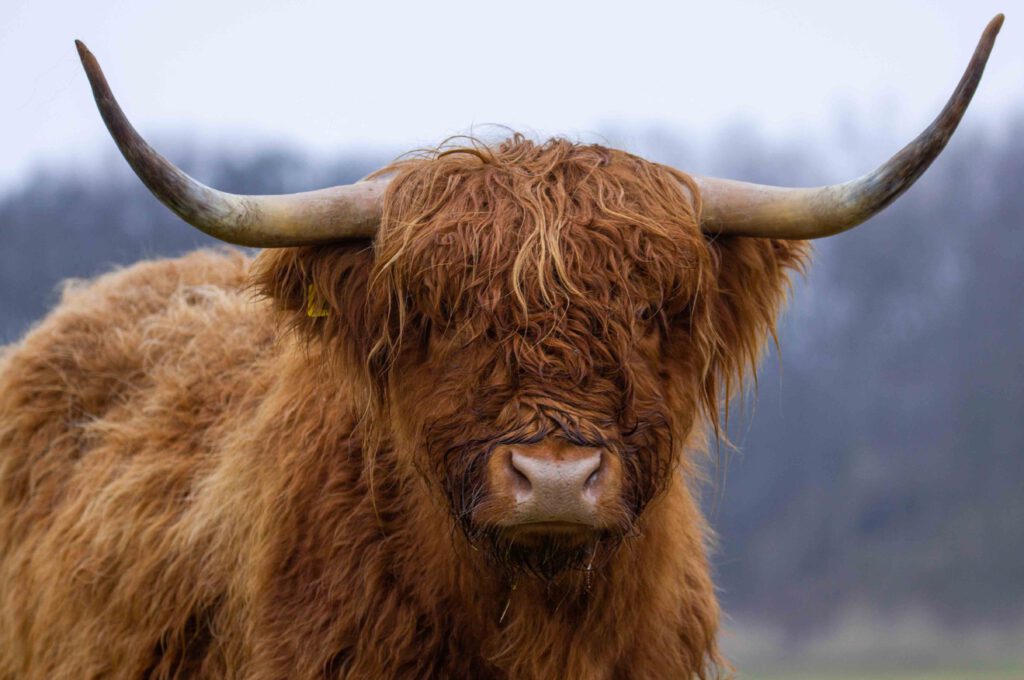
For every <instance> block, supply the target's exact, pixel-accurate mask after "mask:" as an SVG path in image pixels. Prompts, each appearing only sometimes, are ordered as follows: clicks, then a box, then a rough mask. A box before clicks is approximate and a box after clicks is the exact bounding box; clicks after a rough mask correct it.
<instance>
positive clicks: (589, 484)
mask: <svg viewBox="0 0 1024 680" xmlns="http://www.w3.org/2000/svg"><path fill="white" fill-rule="evenodd" d="M602 467H603V466H602V465H600V464H598V466H597V469H595V470H594V471H593V472H591V473H590V476H589V477H587V481H585V482H583V488H584V489H587V490H590V489H592V488H594V487H595V486H597V483H598V482H599V481H601V469H602Z"/></svg>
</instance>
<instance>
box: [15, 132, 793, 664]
mask: <svg viewBox="0 0 1024 680" xmlns="http://www.w3.org/2000/svg"><path fill="white" fill-rule="evenodd" d="M386 172H393V173H396V177H395V179H394V181H393V182H392V184H391V186H390V188H389V191H388V195H387V197H386V203H385V213H384V218H383V222H382V226H381V231H380V233H379V235H378V237H377V239H376V241H375V243H373V244H372V245H371V244H370V243H363V244H354V245H352V244H350V245H344V246H324V247H316V248H293V249H281V250H275V251H266V252H264V253H262V254H261V255H260V256H259V257H258V258H257V259H256V261H255V262H254V263H253V262H250V261H248V260H247V259H246V258H244V257H243V256H241V255H239V254H236V253H230V252H224V253H210V252H199V253H195V254H192V255H189V256H187V257H184V258H182V259H180V260H174V261H161V262H148V263H142V264H139V265H136V266H134V267H132V268H130V269H127V270H124V271H120V272H115V273H112V274H108V275H106V276H104V277H101V278H99V279H97V280H96V281H94V282H91V283H88V284H73V285H71V286H69V287H68V288H67V290H66V291H65V294H64V299H63V301H62V303H61V305H60V306H59V307H58V309H57V310H56V311H55V312H53V313H52V314H51V315H50V316H49V317H48V318H47V319H46V320H45V321H43V322H42V323H41V324H40V325H39V326H38V327H37V328H35V329H34V330H33V331H32V332H31V333H30V334H29V335H28V336H27V337H26V338H25V340H24V341H22V342H21V343H20V344H19V345H17V346H15V347H13V348H11V349H10V350H9V351H8V352H6V353H5V354H2V355H0V603H2V606H0V678H2V679H3V680H13V679H14V678H60V677H83V678H85V677H117V678H135V677H140V676H152V677H172V676H178V677H185V676H189V677H196V676H198V677H238V678H253V679H256V678H268V679H269V678H283V677H294V678H320V677H331V678H335V677H344V678H366V679H374V680H377V679H381V678H444V677H448V678H537V679H545V680H547V679H550V678H559V677H564V678H584V679H585V678H601V679H612V678H622V679H625V678H629V679H638V678H688V677H699V678H709V677H713V676H716V675H718V674H719V673H720V672H721V670H722V667H723V663H722V661H721V659H720V658H719V655H718V652H717V649H716V643H715V639H716V629H717V625H718V607H717V603H716V599H715V594H714V590H713V587H712V583H711V579H710V577H709V573H708V565H707V560H706V550H707V544H708V540H709V539H708V530H707V527H706V525H705V522H704V520H703V519H702V517H701V515H700V513H699V511H698V508H697V503H696V500H695V493H696V492H695V485H696V484H697V482H698V480H699V470H700V465H699V452H700V451H701V450H702V448H703V447H702V441H703V435H704V433H705V431H706V430H707V429H708V426H710V428H711V430H712V431H717V428H718V423H719V411H720V408H721V406H722V404H723V399H725V400H727V399H728V397H729V395H730V394H731V393H732V392H733V391H735V389H736V388H738V387H739V385H740V384H741V383H742V379H743V376H744V374H745V373H746V372H747V371H748V369H750V368H752V367H753V366H754V364H755V363H756V361H757V359H758V356H759V354H760V351H761V348H762V346H763V344H764V342H765V339H766V338H767V337H768V336H769V335H770V334H771V333H772V332H773V328H774V322H775V318H776V314H777V312H778V310H779V307H780V304H781V303H782V301H783V299H784V296H785V290H786V287H787V272H788V270H790V269H793V268H797V267H799V266H800V265H801V264H802V262H803V259H804V257H805V254H806V247H805V245H804V244H802V243H793V242H782V241H769V240H762V239H743V238H719V239H714V238H709V237H706V236H704V235H702V234H701V233H700V231H699V230H698V228H697V224H698V223H699V220H698V218H699V210H700V206H699V201H697V202H696V204H695V202H694V201H691V199H690V196H696V195H697V191H696V189H695V187H694V186H693V184H692V183H691V182H690V181H689V179H688V178H687V177H686V176H684V175H682V174H680V173H678V172H676V171H673V170H670V169H668V168H665V167H662V166H659V165H656V164H652V163H649V162H646V161H644V160H642V159H639V158H636V157H634V156H631V155H629V154H626V153H623V152H620V151H614V150H609V149H606V148H602V147H599V146H581V145H576V144H572V143H569V142H567V141H562V140H553V141H550V142H547V143H545V144H543V145H537V144H533V143H531V142H528V141H526V140H523V139H522V138H520V137H514V138H512V139H510V140H509V141H507V142H505V143H503V144H501V145H500V146H497V147H494V148H488V147H486V146H484V145H481V144H477V143H473V144H471V145H470V146H468V147H467V148H445V149H441V150H439V151H438V152H435V153H433V154H429V155H427V156H424V157H422V158H417V159H413V160H406V161H402V162H400V163H398V164H396V165H395V166H393V167H391V168H388V169H387V170H386ZM247 284H248V285H254V286H255V287H256V288H257V289H258V290H259V291H261V292H262V293H263V297H260V298H259V299H257V300H254V299H253V296H252V295H250V294H248V292H247ZM310 288H312V292H313V295H314V296H315V298H316V299H315V300H314V302H315V303H316V304H321V305H324V306H325V307H326V308H327V309H328V311H329V313H328V315H327V316H325V317H310V316H307V314H306V306H307V295H308V293H309V290H310ZM282 328H284V329H289V328H290V329H292V330H291V331H289V332H279V329H282ZM546 435H557V436H565V437H568V438H570V439H574V440H579V441H582V442H592V443H599V444H600V445H601V446H603V447H606V448H607V449H608V450H609V451H611V452H613V453H614V454H615V455H616V456H618V457H619V458H620V460H621V461H622V463H623V470H624V471H625V480H624V484H625V487H626V492H625V493H624V495H623V497H622V499H621V507H619V508H616V509H615V518H616V524H615V526H616V527H617V528H616V530H615V531H613V532H609V535H608V536H605V537H602V539H601V540H599V541H597V542H595V543H594V544H593V545H592V546H591V547H590V550H591V551H592V553H591V555H590V556H589V559H591V560H594V563H593V570H592V572H591V571H586V570H582V569H580V567H581V565H582V563H581V560H580V556H579V555H572V554H566V553H564V552H562V553H559V552H557V551H555V553H553V556H552V559H551V560H548V561H545V562H544V563H543V564H536V563H530V562H529V560H520V559H517V558H516V556H515V554H514V553H515V551H513V550H511V546H510V545H509V544H508V543H506V542H503V539H502V537H501V535H500V532H497V531H495V530H494V528H493V527H492V526H489V525H488V524H487V522H486V521H484V520H479V519H478V518H480V517H486V516H487V514H486V512H483V510H486V505H487V502H488V497H487V488H486V484H485V482H484V479H483V477H482V467H483V464H484V462H485V461H486V458H487V454H488V452H489V451H490V450H491V449H493V447H494V446H495V445H496V444H497V443H499V442H508V441H517V440H530V439H534V438H538V437H543V436H546Z"/></svg>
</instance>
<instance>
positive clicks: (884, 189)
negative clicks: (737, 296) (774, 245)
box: [693, 14, 1003, 239]
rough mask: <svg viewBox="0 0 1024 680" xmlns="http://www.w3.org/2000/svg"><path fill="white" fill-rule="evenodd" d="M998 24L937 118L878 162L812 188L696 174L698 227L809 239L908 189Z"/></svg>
mask: <svg viewBox="0 0 1024 680" xmlns="http://www.w3.org/2000/svg"><path fill="white" fill-rule="evenodd" d="M1002 25H1003V15H1002V14H997V15H996V16H995V18H994V19H992V21H990V22H989V24H988V26H987V27H986V28H985V32H984V33H982V35H981V40H980V41H978V46H977V48H975V50H974V56H973V57H971V62H970V63H969V64H968V65H967V70H966V71H965V72H964V75H963V78H961V79H960V84H959V85H957V88H956V90H955V91H954V92H953V96H952V97H950V98H949V101H948V102H946V106H945V108H943V109H942V112H941V113H939V116H938V118H936V119H935V120H934V121H933V122H932V124H931V125H929V126H928V128H927V129H926V130H925V131H924V132H922V133H921V134H920V135H918V137H917V139H915V140H914V141H912V142H911V143H910V144H908V145H907V146H905V147H904V148H903V149H902V150H901V151H900V152H899V153H897V154H896V155H895V156H893V157H892V158H890V159H889V160H888V161H886V162H885V163H884V164H883V165H882V166H880V167H879V168H878V169H876V170H874V171H873V172H869V173H868V174H866V175H864V176H862V177H859V178H857V179H855V180H852V181H849V182H846V183H845V184H834V185H832V186H824V187H816V188H812V189H789V188H784V187H774V186H766V185H763V184H749V183H747V182H737V181H733V180H728V179H715V178H713V177H699V176H694V177H693V179H694V181H695V182H696V183H697V186H698V188H699V189H700V192H701V199H702V203H703V210H702V217H701V229H703V230H704V231H705V232H707V233H712V234H733V235H737V236H763V237H770V238H781V239H810V238H820V237H823V236H831V235H833V234H838V233H840V232H842V231H846V230H847V229H850V228H852V227H855V226H857V225H858V224H860V223H861V222H864V221H865V220H867V219H868V218H870V217H872V216H873V215H875V214H876V213H878V212H879V211H881V210H882V209H883V208H885V207H886V206H887V205H889V204H890V203H892V202H893V201H894V200H896V198H897V197H898V196H899V195H900V194H902V193H903V192H904V191H906V190H907V189H909V188H910V185H912V184H913V183H914V182H915V181H916V180H917V178H918V177H920V176H921V174H922V173H923V172H924V171H925V170H926V169H928V166H929V165H931V162H932V161H933V160H935V157H936V156H938V155H939V153H940V152H941V151H942V149H943V147H945V146H946V142H948V141H949V138H950V137H951V136H952V135H953V131H954V130H956V126H957V124H958V123H959V122H960V119H961V118H962V117H963V115H964V111H966V110H967V105H968V104H970V102H971V97H972V96H973V95H974V90H975V89H976V88H977V87H978V82H979V81H980V80H981V74H982V72H983V71H984V70H985V62H986V61H988V55H989V52H991V50H992V45H993V43H994V42H995V39H996V34H998V33H999V28H1000V27H1001V26H1002Z"/></svg>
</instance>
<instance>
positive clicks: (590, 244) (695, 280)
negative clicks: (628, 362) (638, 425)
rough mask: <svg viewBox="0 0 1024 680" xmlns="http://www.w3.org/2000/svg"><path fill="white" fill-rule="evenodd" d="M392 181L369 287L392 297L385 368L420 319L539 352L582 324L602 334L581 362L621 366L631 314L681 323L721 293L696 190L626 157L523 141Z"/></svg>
mask: <svg viewBox="0 0 1024 680" xmlns="http://www.w3.org/2000/svg"><path fill="white" fill-rule="evenodd" d="M384 173H392V174H394V179H393V180H392V183H391V185H390V187H389V189H388V194H387V197H386V199H385V207H384V216H383V220H382V226H381V230H380V232H379V234H378V237H377V244H376V247H377V258H376V266H375V268H374V274H373V277H372V284H371V285H374V286H376V287H378V289H387V291H388V293H389V295H388V307H387V308H386V309H384V310H382V312H383V314H384V315H385V316H388V317H391V319H392V321H393V323H392V324H391V325H390V326H389V328H390V331H391V332H390V333H389V334H388V335H387V336H386V337H382V338H380V340H381V342H380V343H379V344H378V346H377V347H376V348H375V349H376V351H377V352H378V353H380V354H382V355H387V356H391V357H393V356H395V354H396V353H397V350H398V348H399V344H400V343H401V341H402V337H403V334H404V330H405V328H406V325H407V322H408V320H409V319H408V316H409V315H410V313H412V312H413V311H414V309H415V310H419V311H420V312H421V313H422V312H424V311H425V312H426V313H427V314H428V315H429V316H431V317H433V318H432V320H433V321H435V322H439V323H442V324H450V323H452V322H453V321H454V322H455V323H458V322H459V321H460V320H465V319H466V318H467V317H469V316H471V315H470V314H469V313H468V312H469V311H472V312H473V315H472V316H474V317H475V318H476V319H477V320H480V319H487V320H489V322H490V323H492V324H493V325H494V326H495V327H497V328H499V329H503V330H504V331H506V332H508V333H509V335H510V337H511V336H512V335H516V334H520V335H521V334H522V333H523V332H526V334H527V335H532V336H533V337H534V339H535V340H536V339H539V338H548V339H557V338H558V337H559V336H562V335H564V334H565V332H567V327H566V321H567V319H568V317H572V316H575V317H577V319H576V320H577V321H578V322H579V323H583V321H581V319H583V318H584V317H585V318H586V321H587V323H589V324H590V325H591V326H596V327H597V329H598V330H597V331H594V330H593V329H590V330H586V329H578V330H580V331H581V332H580V333H579V334H577V335H578V336H579V337H577V338H575V340H577V341H579V342H577V343H576V344H577V346H576V347H574V348H573V350H574V351H575V352H576V353H577V354H578V353H579V349H580V345H581V344H582V345H583V349H584V350H586V349H588V346H589V345H595V344H596V343H597V342H598V341H597V340H595V339H594V338H593V337H592V336H593V335H595V334H596V335H597V336H598V337H599V338H600V342H603V343H605V344H606V347H605V348H604V349H611V350H613V354H615V355H616V356H618V357H619V358H622V357H624V356H626V355H627V352H626V350H627V347H626V345H628V343H629V342H631V341H632V337H633V333H632V331H633V330H634V329H633V327H632V325H631V324H632V323H633V321H634V320H635V316H634V315H633V313H632V312H633V311H637V312H642V311H643V310H645V309H648V308H649V309H651V310H653V311H654V312H656V313H660V312H663V311H664V312H666V313H673V312H678V311H680V310H681V309H682V308H684V307H687V306H688V305H689V304H690V302H691V301H692V300H693V299H694V298H696V297H698V295H697V294H698V292H699V291H700V290H701V289H702V288H706V287H707V286H708V285H710V279H709V277H708V273H709V272H710V265H711V259H710V255H709V254H708V252H707V249H706V246H705V244H704V240H703V237H702V235H701V233H700V230H699V228H698V226H697V225H698V215H699V211H700V204H699V198H697V197H698V192H697V190H696V187H695V186H694V185H693V183H692V181H691V180H690V178H689V177H687V176H686V175H684V174H682V173H680V172H678V171H675V170H673V169H671V168H667V167H665V166H661V165H658V164H655V163H651V162H648V161H645V160H643V159H641V158H639V157H636V156H633V155H631V154H628V153H626V152H623V151H618V150H614V149H608V148H605V147H602V146H598V145H582V144H576V143H573V142H570V141H568V140H565V139H552V140H549V141H546V142H544V143H535V142H532V141H530V140H527V139H526V138H524V137H523V136H522V135H518V134H517V135H514V136H513V137H511V138H510V139H508V140H506V141H504V142H501V143H500V144H497V145H494V146H488V145H486V144H484V143H482V142H479V141H477V140H473V139H470V140H469V141H468V143H465V144H464V145H461V146H457V145H455V144H452V143H449V144H446V145H442V146H441V147H439V148H437V149H435V150H433V151H429V152H424V153H422V154H421V155H419V156H418V157H416V158H412V159H406V160H402V161H399V162H397V163H396V164H394V165H392V166H390V167H388V168H385V169H384V170H382V171H381V174H384ZM460 312H463V313H461V314H460ZM694 312H695V310H694V309H691V310H690V313H694ZM471 330H473V329H471ZM475 330H476V331H479V330H480V329H475ZM585 330H586V332H583V331H585ZM587 335H589V336H590V341H589V343H587V342H584V340H585V337H584V336H587ZM565 339H566V340H569V339H568V338H565ZM608 343H611V345H610V346H608V345H607V344H608ZM593 349H594V350H595V351H597V352H599V351H600V350H601V349H603V348H602V347H596V346H595V347H593ZM584 353H587V352H584Z"/></svg>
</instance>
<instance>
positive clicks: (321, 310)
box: [306, 283, 330, 319]
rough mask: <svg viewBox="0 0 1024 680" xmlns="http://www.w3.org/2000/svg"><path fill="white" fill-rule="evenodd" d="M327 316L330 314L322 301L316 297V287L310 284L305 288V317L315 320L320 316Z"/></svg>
mask: <svg viewBox="0 0 1024 680" xmlns="http://www.w3.org/2000/svg"><path fill="white" fill-rule="evenodd" d="M329 315H330V312H329V311H328V309H327V305H326V304H325V302H324V300H323V299H321V297H320V296H319V295H317V292H316V286H314V285H313V284H312V283H311V284H309V285H308V286H306V316H308V317H311V318H314V319H316V318H319V317H321V316H329Z"/></svg>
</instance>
